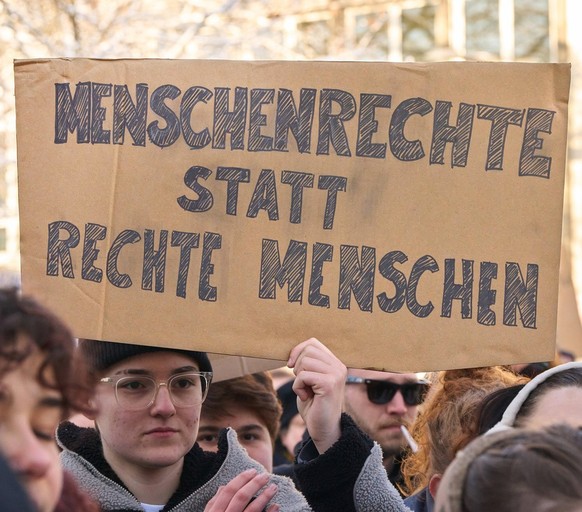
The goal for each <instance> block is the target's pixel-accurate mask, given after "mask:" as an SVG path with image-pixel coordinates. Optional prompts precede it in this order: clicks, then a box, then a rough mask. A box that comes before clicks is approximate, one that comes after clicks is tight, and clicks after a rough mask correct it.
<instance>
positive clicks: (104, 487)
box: [57, 422, 311, 512]
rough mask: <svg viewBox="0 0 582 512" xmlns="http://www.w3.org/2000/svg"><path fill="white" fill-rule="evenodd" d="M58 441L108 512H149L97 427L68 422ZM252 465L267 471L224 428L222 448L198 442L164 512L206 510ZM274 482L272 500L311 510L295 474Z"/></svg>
mask: <svg viewBox="0 0 582 512" xmlns="http://www.w3.org/2000/svg"><path fill="white" fill-rule="evenodd" d="M57 442H58V444H59V446H60V447H61V448H62V449H63V451H62V453H61V461H62V464H63V467H64V468H65V469H66V470H68V471H70V472H71V474H73V476H74V477H75V478H76V480H77V482H78V483H79V485H80V486H81V487H82V488H83V489H84V490H85V492H87V493H88V494H89V495H90V496H91V497H92V498H93V499H95V500H97V501H98V502H99V503H100V505H101V508H102V510H103V512H114V511H115V512H130V511H135V512H143V508H142V507H141V505H140V503H139V501H138V500H137V498H136V497H135V496H134V495H133V494H132V493H131V492H130V491H129V490H128V489H127V487H125V485H124V484H123V482H122V481H121V480H120V479H119V477H118V476H117V475H116V474H115V472H114V471H113V469H111V467H110V466H109V464H108V463H107V461H106V460H105V458H104V457H103V452H102V448H101V439H100V437H99V434H98V433H97V431H96V430H95V429H93V428H82V427H78V426H77V425H74V424H73V423H70V422H65V423H63V424H62V425H61V426H60V427H59V429H58V431H57ZM249 468H255V469H256V470H258V471H259V472H261V471H262V472H264V471H265V469H264V468H263V467H262V466H261V465H260V464H259V463H257V462H255V461H254V460H252V459H251V458H250V457H249V456H248V455H247V453H246V450H245V449H244V448H243V447H242V446H241V445H240V444H239V443H238V440H237V437H236V432H235V431H234V430H232V429H227V430H225V431H222V433H221V435H220V438H219V441H218V452H217V453H214V452H205V451H203V450H202V449H201V448H200V447H199V446H198V445H197V444H196V445H194V447H193V448H192V449H191V450H190V451H189V452H188V453H187V454H186V455H185V457H184V468H183V470H182V477H181V480H180V484H179V486H178V489H177V490H176V492H175V493H174V494H173V496H172V497H171V498H170V500H169V501H168V503H167V504H166V506H165V507H164V508H163V511H164V512H170V511H171V512H186V511H188V512H192V511H202V510H204V508H205V507H206V504H207V503H208V501H210V499H211V498H212V497H214V495H215V494H216V493H217V492H218V488H219V487H220V486H222V485H226V484H227V483H228V482H230V480H232V479H233V478H234V477H235V476H236V475H238V474H239V473H241V472H242V471H244V470H246V469H249ZM269 483H275V484H277V486H278V492H277V494H276V495H275V497H274V498H273V500H272V501H271V503H277V504H279V505H280V507H281V508H280V510H281V511H282V512H285V511H288V512H309V511H311V508H310V507H309V505H308V503H307V501H306V500H305V498H304V497H303V495H302V494H301V493H300V492H299V491H297V490H296V489H295V486H294V485H293V482H292V481H291V480H290V479H289V478H287V477H283V476H276V475H273V476H272V477H271V480H270V482H269Z"/></svg>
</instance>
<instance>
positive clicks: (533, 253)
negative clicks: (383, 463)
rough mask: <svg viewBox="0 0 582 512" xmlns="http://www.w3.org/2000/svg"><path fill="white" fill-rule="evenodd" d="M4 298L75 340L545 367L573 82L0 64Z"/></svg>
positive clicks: (90, 63) (339, 67) (351, 70)
mask: <svg viewBox="0 0 582 512" xmlns="http://www.w3.org/2000/svg"><path fill="white" fill-rule="evenodd" d="M15 78H16V113H17V143H18V174H19V201H20V220H21V262H22V283H23V289H24V291H25V292H27V293H32V294H35V295H37V296H40V297H42V298H43V299H45V300H47V301H49V302H50V304H51V305H52V306H53V307H54V308H55V309H56V310H57V311H58V312H59V313H60V314H61V315H62V316H63V317H64V318H65V319H66V320H67V321H68V322H69V323H70V324H71V325H72V326H73V330H74V332H75V334H76V335H77V336H80V337H89V338H98V339H106V340H113V341H125V342H133V343H144V344H151V345H159V344H163V345H167V346H174V347H189V348H196V349H199V350H207V351H210V352H217V353H222V354H231V355H235V356H249V357H261V358H268V359H279V360H286V359H287V357H288V354H289V351H290V349H291V348H292V347H293V346H294V345H295V344H297V343H298V342H300V341H302V340H304V339H306V338H309V337H312V336H313V337H317V338H318V339H320V340H321V341H323V342H324V343H325V344H326V345H327V346H329V347H330V348H331V349H332V350H333V351H334V352H335V353H336V354H337V355H338V356H339V357H340V358H341V359H342V361H343V362H344V363H346V364H347V365H349V366H355V367H374V368H378V369H387V370H393V371H404V370H413V371H427V370H433V369H444V368H456V367H468V366H481V365H491V364H499V363H516V362H527V361H537V360H549V359H552V358H553V351H554V344H555V333H556V310H557V297H558V269H559V261H560V239H561V225H562V202H563V190H564V175H565V148H566V135H567V104H568V93H569V81H570V68H569V65H564V64H518V63H469V62H451V63H433V64H426V63H423V64H390V63H353V62H352V63H347V62H231V61H189V60H182V61H180V60H92V59H47V60H26V61H17V62H16V63H15Z"/></svg>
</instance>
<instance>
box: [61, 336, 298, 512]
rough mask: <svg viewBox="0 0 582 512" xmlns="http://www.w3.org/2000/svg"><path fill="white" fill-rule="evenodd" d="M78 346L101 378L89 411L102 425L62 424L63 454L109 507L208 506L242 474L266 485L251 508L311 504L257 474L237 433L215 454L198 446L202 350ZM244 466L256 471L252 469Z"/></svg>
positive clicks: (208, 374)
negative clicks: (225, 487) (88, 426)
mask: <svg viewBox="0 0 582 512" xmlns="http://www.w3.org/2000/svg"><path fill="white" fill-rule="evenodd" d="M80 351H81V353H82V354H83V356H84V358H85V360H86V361H87V363H88V365H89V367H90V369H91V371H92V373H93V375H94V380H95V382H96V387H95V393H94V395H93V398H92V406H93V408H92V411H91V412H90V413H89V415H90V417H91V418H92V419H93V420H94V421H95V427H96V428H95V429H92V428H81V427H78V426H76V425H74V424H72V423H64V424H62V425H61V427H60V428H59V431H58V440H59V443H60V444H61V446H62V448H63V450H64V451H63V454H62V460H63V464H64V465H65V467H67V468H68V469H69V470H70V471H71V472H72V473H73V474H74V476H75V477H76V478H77V480H78V482H79V483H80V484H81V486H82V487H83V488H84V489H85V490H86V491H87V492H89V494H90V495H91V496H93V497H94V499H96V500H98V501H99V502H100V504H101V508H102V510H103V511H104V512H107V511H121V510H123V511H129V510H135V511H144V510H145V511H147V512H158V511H162V510H164V511H170V510H171V511H175V512H178V511H193V510H199V511H202V510H204V509H205V507H206V505H207V503H208V502H209V501H210V500H211V499H212V498H213V497H214V496H215V495H216V494H217V492H218V491H219V488H220V487H221V486H224V485H226V484H227V483H229V482H230V481H231V480H232V479H234V478H235V477H236V476H237V475H240V474H241V473H243V475H242V476H240V478H239V480H241V479H243V480H245V479H246V480H245V481H246V482H250V481H251V480H253V477H256V478H257V479H256V480H254V482H255V483H257V482H258V483H260V484H261V485H259V486H258V487H257V490H258V489H259V488H260V487H263V486H267V487H266V488H265V489H264V491H263V492H262V494H261V495H260V496H259V497H258V498H257V499H256V500H255V501H254V502H252V503H251V504H250V505H249V507H248V508H245V507H243V508H241V509H240V510H247V511H249V512H254V511H255V510H256V511H257V512H260V511H262V510H263V509H264V508H265V506H266V505H267V503H268V502H271V504H270V506H269V508H268V509H266V510H268V511H269V512H271V511H275V510H285V509H289V510H291V509H292V510H298V511H302V510H305V511H307V510H309V506H308V504H307V502H306V501H305V498H304V497H303V496H302V495H301V494H300V493H299V492H298V491H297V490H296V489H295V488H294V486H293V484H292V483H291V482H290V481H286V480H284V479H283V478H281V477H276V476H270V475H268V474H265V475H264V476H260V475H259V476H257V475H258V473H264V470H263V469H262V467H261V466H260V465H259V464H258V463H256V462H255V461H253V460H251V459H250V458H249V457H248V456H247V454H246V452H245V451H244V449H243V448H242V447H241V446H240V445H239V443H238V442H237V439H236V433H235V432H234V431H233V430H229V431H224V432H223V433H222V435H221V437H220V440H219V450H218V452H217V453H210V452H203V451H202V449H201V448H200V447H199V446H198V445H197V444H195V442H196V437H197V431H198V424H199V419H200V409H201V406H202V402H203V401H204V398H205V397H206V394H207V392H208V387H209V385H210V382H211V380H212V368H211V365H210V362H209V360H208V357H207V355H206V354H205V353H203V352H195V351H189V350H177V349H169V348H163V347H162V348H160V347H151V346H144V345H132V344H124V343H113V342H105V341H95V340H82V341H81V342H80ZM245 470H249V471H247V472H246V473H244V472H245Z"/></svg>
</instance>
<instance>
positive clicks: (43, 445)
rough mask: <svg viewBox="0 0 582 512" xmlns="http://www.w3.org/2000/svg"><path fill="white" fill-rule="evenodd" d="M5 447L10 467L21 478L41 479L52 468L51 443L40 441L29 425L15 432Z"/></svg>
mask: <svg viewBox="0 0 582 512" xmlns="http://www.w3.org/2000/svg"><path fill="white" fill-rule="evenodd" d="M3 445H4V446H3V447H2V448H3V449H2V451H3V452H4V455H5V457H6V459H7V460H8V463H9V465H10V467H11V468H12V470H13V471H14V472H15V473H16V474H17V475H19V476H20V477H26V478H35V477H36V478H38V477H41V476H43V475H44V474H45V473H46V472H47V471H48V469H49V468H50V466H51V463H52V460H53V459H52V457H51V453H50V452H51V449H52V446H50V441H47V440H44V439H39V438H38V436H37V435H36V434H35V433H34V432H33V431H32V429H31V428H30V426H29V425H27V426H19V427H18V429H15V430H13V435H11V436H10V439H9V441H8V442H7V443H3Z"/></svg>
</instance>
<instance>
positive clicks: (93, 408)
mask: <svg viewBox="0 0 582 512" xmlns="http://www.w3.org/2000/svg"><path fill="white" fill-rule="evenodd" d="M88 403H89V407H87V409H86V410H85V411H83V415H84V416H86V417H87V418H88V419H90V420H95V418H96V417H97V404H96V403H95V399H94V398H89V402H88Z"/></svg>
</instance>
